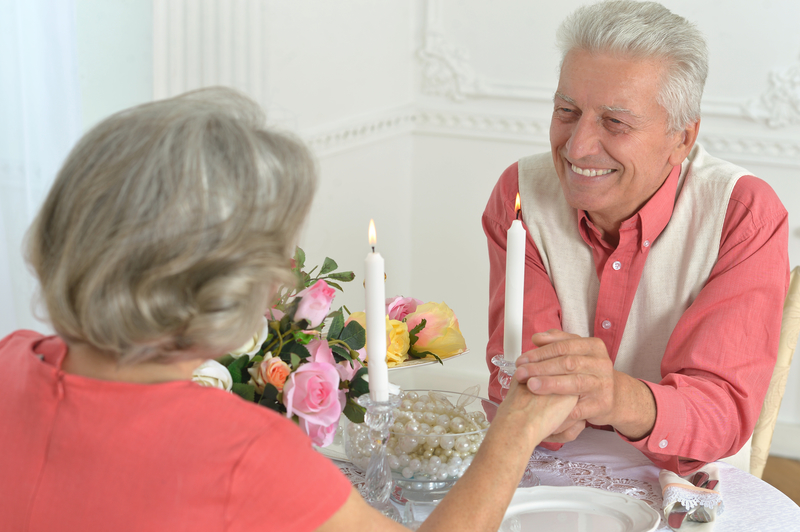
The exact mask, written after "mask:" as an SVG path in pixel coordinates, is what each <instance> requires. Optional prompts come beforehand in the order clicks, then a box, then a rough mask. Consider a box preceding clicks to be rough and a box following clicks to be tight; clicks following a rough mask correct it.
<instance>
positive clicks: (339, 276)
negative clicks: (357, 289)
mask: <svg viewBox="0 0 800 532" xmlns="http://www.w3.org/2000/svg"><path fill="white" fill-rule="evenodd" d="M355 278H356V274H354V273H353V272H335V273H332V274H330V275H329V276H328V279H333V280H335V281H342V282H344V283H349V282H350V281H352V280H353V279H355ZM328 284H331V283H328Z"/></svg>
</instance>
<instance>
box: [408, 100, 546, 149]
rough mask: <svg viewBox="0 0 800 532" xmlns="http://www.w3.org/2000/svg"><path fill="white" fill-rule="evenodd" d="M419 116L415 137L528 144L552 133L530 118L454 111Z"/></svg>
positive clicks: (425, 111) (425, 112)
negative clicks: (430, 135)
mask: <svg viewBox="0 0 800 532" xmlns="http://www.w3.org/2000/svg"><path fill="white" fill-rule="evenodd" d="M416 116H417V118H416V120H415V121H414V122H415V130H414V132H415V133H444V134H448V135H454V136H460V137H464V136H467V137H471V138H490V139H506V140H511V141H516V142H528V141H530V140H531V139H541V138H544V139H547V138H548V132H549V129H550V124H549V123H545V122H543V121H540V120H536V119H533V118H530V117H521V116H506V115H492V114H486V113H474V112H464V111H460V112H454V111H452V110H450V109H435V108H425V109H418V110H417V113H416Z"/></svg>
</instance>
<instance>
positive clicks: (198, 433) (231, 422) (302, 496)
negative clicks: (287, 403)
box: [0, 331, 351, 532]
mask: <svg viewBox="0 0 800 532" xmlns="http://www.w3.org/2000/svg"><path fill="white" fill-rule="evenodd" d="M66 353H67V349H66V346H65V344H64V343H63V342H62V341H61V340H60V339H59V338H58V337H47V338H45V337H43V336H41V335H39V334H37V333H34V332H31V331H17V332H15V333H13V334H11V335H9V336H7V337H6V338H5V339H3V340H0V360H2V362H3V371H2V372H0V394H1V395H0V397H2V400H0V420H2V422H0V529H2V530H15V531H43V532H44V531H47V532H51V531H54V530H75V531H78V530H79V531H82V532H85V531H94V530H98V531H99V530H102V531H107V530H112V531H114V532H124V531H131V532H133V531H139V532H140V531H148V532H153V531H160V530H163V531H166V532H180V531H186V532H201V531H237V530H241V531H246V532H252V531H254V530H292V531H302V530H306V531H307V530H314V529H316V528H317V527H318V526H319V525H321V524H322V523H323V522H325V521H326V520H327V519H328V518H329V517H330V516H331V515H332V514H333V513H334V512H336V510H337V509H338V508H340V507H341V506H342V504H344V502H345V500H346V499H347V497H348V495H349V494H350V489H351V486H350V483H349V482H348V480H347V479H346V478H345V477H344V476H343V475H341V473H340V472H339V470H338V469H337V468H336V466H334V465H333V463H331V462H330V460H328V459H327V458H325V457H323V456H322V455H320V454H319V453H317V452H316V451H314V450H313V449H312V447H311V443H310V440H309V439H308V437H307V436H306V435H305V434H303V432H302V431H300V429H299V428H297V427H296V426H295V425H294V424H293V423H292V422H291V421H289V420H287V419H286V418H284V417H282V416H280V415H279V414H277V413H275V412H273V411H271V410H268V409H266V408H263V407H260V406H258V405H255V404H251V403H247V402H245V401H243V400H242V399H240V398H239V397H237V396H234V395H231V394H229V393H226V392H224V391H221V390H217V389H211V388H203V387H201V386H198V385H197V384H194V383H192V382H189V381H174V382H168V383H163V384H152V385H143V384H131V383H124V382H114V381H100V380H95V379H90V378H86V377H81V376H78V375H72V374H68V373H64V372H63V371H61V369H60V368H61V364H62V362H63V360H64V357H65V355H66ZM37 355H43V357H38V356H37ZM42 358H43V359H42Z"/></svg>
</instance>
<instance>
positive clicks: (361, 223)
mask: <svg viewBox="0 0 800 532" xmlns="http://www.w3.org/2000/svg"><path fill="white" fill-rule="evenodd" d="M581 3H583V2H581V1H579V0H565V1H564V2H560V3H546V4H545V3H541V2H525V1H521V0H520V1H513V2H512V1H509V2H492V3H489V2H485V1H481V0H415V1H414V2H412V1H395V2H374V1H369V0H338V1H337V2H328V1H324V0H299V1H294V2H282V1H279V0H264V1H262V0H229V1H225V0H202V1H201V0H197V1H191V0H152V2H150V1H149V0H140V1H139V2H135V1H132V0H131V1H128V2H119V3H116V4H115V6H114V7H113V8H112V7H109V6H108V5H106V4H107V3H106V2H102V1H100V0H79V31H81V32H85V35H84V37H83V38H82V40H81V41H80V42H79V52H80V53H81V55H82V57H83V58H84V60H85V69H86V70H85V71H86V78H85V80H86V83H85V91H86V92H85V94H86V96H85V98H84V100H85V102H86V103H87V104H88V107H87V105H85V106H84V108H85V115H84V116H85V122H86V123H92V122H94V120H96V118H98V117H99V116H102V115H104V114H107V113H109V112H111V111H113V110H116V109H119V108H122V107H124V106H127V105H129V104H131V103H136V102H137V101H139V100H141V99H142V94H143V93H142V86H145V85H148V83H149V82H148V80H147V78H146V76H145V75H142V72H143V70H146V65H147V64H148V63H147V60H146V58H145V59H143V58H142V57H143V56H142V55H141V54H142V53H144V55H147V53H149V52H145V50H146V49H147V46H148V44H147V43H145V42H144V41H143V40H142V39H143V37H142V36H144V35H147V34H148V33H147V32H148V31H151V32H152V36H153V41H152V69H153V70H152V76H153V77H152V87H153V94H154V95H155V96H156V97H163V96H167V95H171V94H176V93H179V92H182V91H184V90H188V89H190V88H194V87H197V86H201V85H211V84H226V85H232V86H236V87H239V88H240V89H242V90H245V91H246V92H248V93H249V94H251V95H252V96H253V97H254V98H256V99H257V100H258V101H259V102H261V103H262V105H264V106H265V107H266V108H267V109H268V111H269V115H270V117H271V119H272V121H273V122H275V123H278V124H281V125H283V126H285V127H288V128H291V129H294V130H296V131H298V132H300V133H301V134H302V135H303V136H304V137H305V138H306V139H307V140H308V141H309V142H310V144H311V146H312V147H313V149H314V150H315V151H316V153H317V154H318V156H319V160H320V169H321V185H320V190H319V193H318V194H317V197H316V199H315V205H314V210H313V213H312V215H311V218H310V219H309V221H308V224H307V227H306V229H305V232H304V235H303V237H302V241H301V244H302V245H303V246H304V247H305V248H306V251H307V253H308V255H309V260H311V261H317V262H318V261H321V260H322V258H323V257H324V256H325V255H330V256H331V257H333V258H334V259H336V260H337V261H338V262H339V263H340V265H342V266H343V267H345V268H350V269H353V270H354V271H356V272H357V273H358V274H359V275H360V273H361V272H360V268H361V264H362V263H361V261H362V259H363V257H364V255H365V254H366V251H367V247H366V228H367V223H368V221H369V218H370V217H372V218H375V219H376V223H377V226H378V235H379V236H378V238H379V246H380V249H381V252H382V253H383V254H384V256H385V257H386V262H387V270H388V272H387V273H388V280H387V291H388V292H389V293H391V294H395V293H397V294H403V295H413V296H415V297H419V298H421V299H425V300H437V301H442V300H443V301H446V302H447V303H448V304H449V305H450V306H451V307H452V308H453V309H454V310H455V311H456V313H457V315H458V316H459V318H460V322H461V325H462V330H463V332H464V335H465V337H466V339H467V343H468V346H469V347H470V349H471V352H470V353H469V354H468V355H465V356H463V357H461V358H459V359H456V360H453V361H451V362H448V363H447V364H446V366H445V367H443V368H442V367H438V366H429V367H425V368H420V369H417V370H402V371H398V372H393V373H392V378H393V380H395V381H397V382H399V383H401V384H404V385H418V386H432V385H434V384H438V385H441V386H447V387H451V388H452V387H457V386H460V385H462V384H463V385H464V386H466V383H467V381H469V382H470V383H473V382H474V383H478V384H481V385H483V386H484V389H485V384H486V374H487V370H486V368H485V363H484V360H483V356H484V346H485V344H486V338H487V331H486V315H485V314H486V306H487V302H488V294H487V275H488V264H487V259H486V253H485V241H484V237H483V233H482V230H481V227H480V215H481V212H482V210H483V206H484V205H485V202H486V199H487V198H488V194H489V191H490V190H491V188H492V186H493V185H494V183H495V181H496V179H497V177H498V176H499V175H500V173H501V172H502V170H503V169H504V168H506V166H508V165H509V164H510V163H512V162H513V161H515V160H516V159H518V158H519V157H521V156H523V155H526V154H529V153H534V152H537V151H542V150H545V149H547V146H548V141H547V130H548V127H549V114H550V105H551V104H550V98H551V95H552V92H553V90H554V89H555V86H556V81H557V78H556V76H557V74H556V68H557V64H558V55H557V53H556V51H555V46H554V44H553V43H554V35H555V28H556V26H557V24H558V23H559V22H560V20H561V19H563V17H564V16H565V15H566V14H567V13H568V12H569V11H571V10H572V9H573V8H574V7H576V6H577V5H579V4H581ZM151 4H152V16H153V22H152V25H148V23H147V21H146V20H144V19H145V18H146V16H145V15H146V13H145V12H146V10H147V9H150V8H149V7H148V6H150V5H151ZM665 4H666V5H667V6H668V7H670V8H672V9H674V10H675V11H676V12H678V13H681V14H683V15H684V16H687V17H688V18H690V19H691V20H694V21H696V22H697V24H698V25H699V27H700V28H701V30H703V31H704V33H705V34H706V35H707V36H708V39H709V45H710V52H711V72H710V75H709V79H708V83H707V88H706V95H705V98H704V101H703V109H704V118H703V123H702V127H701V137H702V139H701V140H702V141H703V142H704V143H705V144H706V145H707V147H708V148H709V150H710V151H711V152H712V153H715V154H716V155H719V156H721V157H725V158H728V159H730V160H731V161H733V162H735V163H737V164H741V165H743V166H745V167H748V168H750V169H751V170H752V171H753V172H754V173H756V174H757V175H759V176H761V177H762V178H764V179H765V180H766V181H767V182H769V183H770V184H771V185H772V186H773V187H774V188H775V190H776V191H777V192H778V194H779V196H780V197H781V198H782V200H783V202H784V204H785V205H786V207H787V209H788V210H789V213H790V231H791V236H790V243H789V247H790V261H791V264H793V265H798V264H800V204H798V199H797V198H800V194H799V193H800V185H799V184H798V180H797V179H796V175H797V172H798V171H800V115H799V114H798V109H797V108H792V107H791V106H789V105H788V104H789V98H788V97H790V96H791V95H792V94H797V91H798V90H800V87H798V81H796V80H797V79H800V76H796V77H795V78H792V77H791V76H790V75H789V74H788V73H787V71H788V70H789V69H791V68H793V69H795V72H796V71H797V70H800V63H799V62H798V53H800V42H798V39H797V37H796V32H795V31H794V23H795V22H796V21H797V20H800V4H797V3H796V2H794V1H792V0H772V1H769V2H760V3H758V8H757V9H754V8H753V3H752V2H749V1H746V0H737V1H732V2H728V3H726V5H725V9H724V10H720V9H719V7H718V3H716V2H712V1H711V0H695V1H690V0H667V1H666V2H665ZM81 10H83V11H84V13H83V14H81V12H80V11H81ZM109 12H111V13H112V14H114V16H115V17H116V20H123V19H127V21H128V22H127V23H126V27H114V26H113V24H112V23H107V22H106V21H105V20H104V19H103V16H101V15H102V14H103V13H106V14H108V13H109ZM109 16H110V15H109ZM112 18H113V17H112ZM81 21H85V22H88V24H83V23H82V22H81ZM101 34H102V35H104V37H103V39H101V40H98V38H97V37H96V36H97V35H101ZM145 40H146V39H145ZM137 42H138V44H137ZM81 43H83V44H81ZM99 44H102V45H104V46H105V48H107V50H98V49H96V46H97V45H99ZM101 52H102V53H101ZM128 56H130V57H133V58H138V59H134V60H130V61H125V60H124V57H128ZM83 68H84V67H82V71H83ZM92 80H95V81H92ZM770 90H771V91H772V92H769V91H770ZM762 97H763V99H762ZM776 103H777V104H780V103H784V104H787V105H785V106H784V107H783V108H782V111H781V112H775V113H773V112H772V110H773V107H775V104H776ZM778 107H779V106H778ZM770 118H771V119H772V125H769V123H768V121H767V119H770ZM759 120H761V121H759ZM360 284H361V283H360V280H357V281H356V282H355V283H352V284H351V285H350V286H349V287H347V289H346V293H345V295H344V296H343V297H341V298H340V299H339V300H337V302H339V303H346V304H347V305H348V307H349V308H350V309H351V310H359V309H360V302H361V299H360V294H361V292H360V291H361V288H360ZM797 366H798V364H795V367H794V368H793V371H792V373H791V375H790V383H789V386H788V391H787V394H786V397H785V400H784V405H783V408H782V410H781V415H780V417H779V422H780V425H779V427H778V429H777V430H776V445H775V449H779V450H780V452H781V453H782V454H787V455H795V456H800V449H798V445H797V443H796V441H798V440H797V438H794V439H791V437H792V435H793V434H795V433H797V432H800V370H798V368H797ZM793 431H794V432H793Z"/></svg>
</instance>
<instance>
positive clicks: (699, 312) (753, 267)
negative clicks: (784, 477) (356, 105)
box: [623, 176, 789, 475]
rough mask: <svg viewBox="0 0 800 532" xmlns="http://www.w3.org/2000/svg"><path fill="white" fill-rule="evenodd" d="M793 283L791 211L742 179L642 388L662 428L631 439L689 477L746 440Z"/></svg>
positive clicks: (763, 189) (655, 458) (662, 464)
mask: <svg viewBox="0 0 800 532" xmlns="http://www.w3.org/2000/svg"><path fill="white" fill-rule="evenodd" d="M788 286H789V259H788V214H787V212H786V209H785V208H784V207H783V205H782V204H781V202H780V200H779V199H778V197H777V195H776V194H775V192H774V191H773V190H772V189H771V188H770V187H769V185H767V184H766V183H765V182H763V181H761V180H760V179H757V178H755V177H753V176H745V177H742V178H740V179H739V181H738V182H737V184H736V186H735V187H734V190H733V193H732V195H731V199H730V202H729V204H728V210H727V212H726V216H725V222H724V225H723V229H722V236H721V239H720V248H719V254H718V259H717V263H716V265H715V266H714V268H713V270H712V272H711V275H710V277H709V279H708V282H707V283H706V285H705V286H704V287H703V289H702V290H701V291H700V294H699V295H698V297H697V299H696V300H695V301H694V302H693V304H692V305H691V307H689V309H688V310H687V311H686V312H685V313H684V315H683V316H682V317H681V319H680V320H679V321H678V324H677V325H676V327H675V329H674V331H673V333H672V335H671V337H670V340H669V342H668V344H667V348H666V351H665V353H664V357H663V359H662V362H661V374H662V375H663V376H664V378H663V379H662V380H661V382H660V383H658V384H654V383H650V382H645V384H647V386H649V387H650V390H651V391H652V393H653V396H654V397H655V401H656V408H657V414H656V422H655V426H654V427H653V430H652V432H651V433H650V435H649V436H647V437H645V438H644V439H641V440H638V441H632V442H630V443H631V444H632V445H633V446H634V447H636V448H638V449H639V450H641V451H642V452H643V453H644V454H645V455H646V456H648V457H649V458H650V459H651V460H652V461H653V463H654V464H655V465H657V466H659V467H662V468H666V469H669V470H672V471H675V472H677V473H678V474H681V475H685V474H688V473H691V472H692V471H694V470H696V469H698V468H699V467H701V466H702V465H703V463H706V462H713V461H715V460H718V459H720V458H724V457H726V456H731V455H733V454H735V453H736V452H738V451H739V449H741V448H742V446H743V445H744V444H745V443H746V442H747V440H748V438H749V437H750V435H751V434H752V432H753V428H754V427H755V424H756V421H757V420H758V416H759V414H760V412H761V406H762V404H763V401H764V396H765V395H766V392H767V388H768V386H769V382H770V378H771V377H772V371H773V368H774V366H775V360H776V357H777V351H778V342H779V338H780V328H781V314H782V311H783V300H784V299H785V297H786V293H787V290H788ZM623 439H626V438H624V436H623ZM629 441H630V440H629ZM681 457H685V458H684V459H682V458H681Z"/></svg>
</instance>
